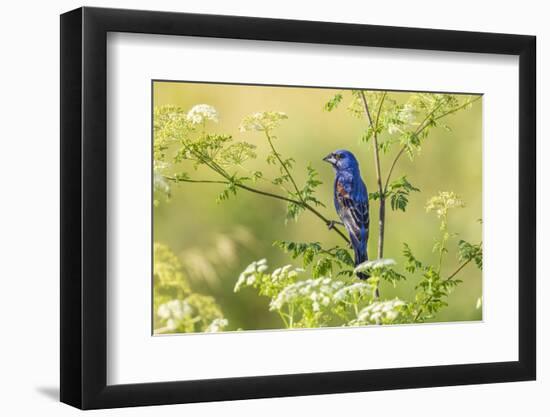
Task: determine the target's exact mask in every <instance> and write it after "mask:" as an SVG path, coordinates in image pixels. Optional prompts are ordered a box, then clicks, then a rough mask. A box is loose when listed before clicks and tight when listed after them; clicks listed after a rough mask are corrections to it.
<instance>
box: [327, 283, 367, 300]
mask: <svg viewBox="0 0 550 417" xmlns="http://www.w3.org/2000/svg"><path fill="white" fill-rule="evenodd" d="M373 291H374V287H373V286H372V285H370V284H367V283H366V282H356V283H354V284H351V285H348V286H346V287H343V288H341V289H339V290H338V291H336V293H335V294H334V300H335V301H346V300H352V299H353V298H357V299H360V298H363V297H366V296H369V295H371V294H372V292H373Z"/></svg>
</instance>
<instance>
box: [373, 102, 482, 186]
mask: <svg viewBox="0 0 550 417" xmlns="http://www.w3.org/2000/svg"><path fill="white" fill-rule="evenodd" d="M480 98H481V96H478V97H476V98H475V99H473V100H470V101H467V102H466V103H464V104H462V105H460V106H458V107H455V108H454V109H451V110H449V111H447V112H445V113H443V114H440V115H439V116H437V117H436V118H434V121H435V120H439V119H441V118H443V117H445V116H448V115H449V114H453V113H455V112H457V111H459V110H461V109H463V108H465V107H467V106H469V105H470V104H472V103H474V102H476V101H477V100H479V99H480ZM441 105H442V104H440V105H439V106H437V107H436V108H434V109H433V110H432V111H431V112H430V113H428V114H427V115H426V117H425V118H424V120H423V121H422V122H421V123H420V124H419V125H418V128H417V129H416V130H415V132H414V134H415V135H418V134H420V133H421V132H422V131H423V130H424V129H426V128H427V127H428V126H429V125H428V124H426V122H427V121H428V119H429V118H430V117H431V116H432V115H433V114H434V113H435V112H436V111H437V110H438V109H439V107H441ZM406 150H407V144H405V145H403V146H402V147H401V149H400V150H399V152H398V153H397V155H396V156H395V158H394V160H393V162H392V164H391V166H390V170H389V171H388V177H387V179H386V184H385V185H384V190H386V191H387V189H388V185H389V183H390V179H391V176H392V173H393V170H394V168H395V165H396V164H397V161H398V160H399V158H401V155H403V153H404V152H405V151H406Z"/></svg>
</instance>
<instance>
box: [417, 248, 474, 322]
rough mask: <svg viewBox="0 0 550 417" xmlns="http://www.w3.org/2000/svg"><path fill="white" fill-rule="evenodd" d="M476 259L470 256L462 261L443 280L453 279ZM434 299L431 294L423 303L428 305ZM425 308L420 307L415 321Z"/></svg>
mask: <svg viewBox="0 0 550 417" xmlns="http://www.w3.org/2000/svg"><path fill="white" fill-rule="evenodd" d="M473 260H474V258H470V259H468V260H466V261H464V262H463V263H461V264H460V265H459V266H458V268H457V269H456V270H455V271H454V272H453V273H452V274H451V275H449V276H448V277H447V278H446V279H445V280H444V281H443V282H447V281H450V280H451V279H453V278H454V277H455V276H456V275H457V274H458V273H459V272H460V271H462V270H463V269H464V268H465V267H466V265H468V264H469V263H470V262H472V261H473ZM432 300H433V296H431V295H430V296H429V297H428V299H427V300H426V301H425V302H424V303H422V304H423V306H425V305H427V304H428V303H429V302H430V301H432ZM423 309H424V308H423V307H420V309H419V310H418V312H417V313H416V316H415V317H414V319H413V322H415V321H417V320H418V319H419V318H420V315H421V314H422V312H423V311H424V310H423Z"/></svg>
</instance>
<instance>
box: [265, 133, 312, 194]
mask: <svg viewBox="0 0 550 417" xmlns="http://www.w3.org/2000/svg"><path fill="white" fill-rule="evenodd" d="M264 133H265V136H266V138H267V141H268V142H269V146H270V147H271V151H272V152H273V154H274V155H275V157H276V158H277V160H278V161H279V164H280V165H281V167H282V168H283V169H284V171H285V172H286V175H287V176H288V178H289V179H290V182H292V185H293V186H294V189H295V190H296V194H297V195H298V198H299V199H300V201H301V202H302V203H304V204H305V201H304V199H303V198H302V193H301V192H300V189H299V188H298V185H297V184H296V181H294V177H293V176H292V174H291V173H290V170H289V169H288V167H287V166H286V163H285V162H283V160H282V159H281V155H280V154H279V152H277V150H276V149H275V146H273V142H272V140H271V136H270V135H269V132H268V131H267V130H265V131H264Z"/></svg>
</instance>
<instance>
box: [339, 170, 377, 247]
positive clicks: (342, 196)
mask: <svg viewBox="0 0 550 417" xmlns="http://www.w3.org/2000/svg"><path fill="white" fill-rule="evenodd" d="M335 185H336V189H335V197H336V200H337V203H338V206H337V210H338V214H339V216H340V218H341V219H342V222H343V223H344V224H345V225H346V228H347V229H348V232H349V233H350V236H351V237H352V240H353V241H354V242H353V243H355V244H364V245H366V239H367V235H368V229H369V200H368V197H367V195H364V196H362V198H353V196H352V193H351V185H350V184H349V183H347V182H346V181H342V180H338V179H337V180H336V184H335ZM365 194H366V193H365Z"/></svg>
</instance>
